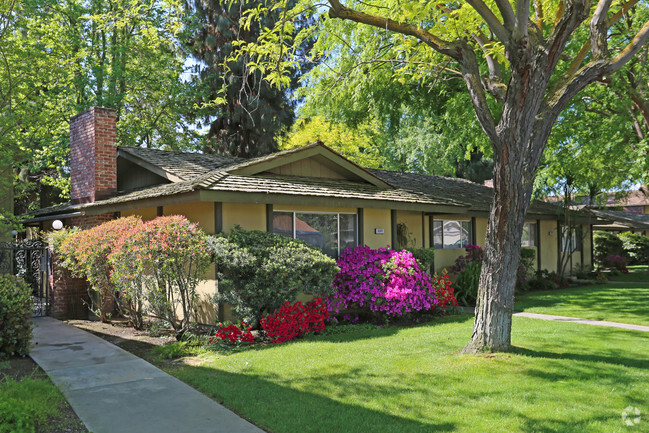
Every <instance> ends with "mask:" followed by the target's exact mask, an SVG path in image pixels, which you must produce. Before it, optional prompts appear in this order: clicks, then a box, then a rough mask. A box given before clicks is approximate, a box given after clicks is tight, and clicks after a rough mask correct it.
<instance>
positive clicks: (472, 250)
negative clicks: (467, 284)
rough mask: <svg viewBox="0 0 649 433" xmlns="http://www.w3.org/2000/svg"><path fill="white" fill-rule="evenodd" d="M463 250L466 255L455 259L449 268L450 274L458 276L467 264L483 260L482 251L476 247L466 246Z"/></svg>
mask: <svg viewBox="0 0 649 433" xmlns="http://www.w3.org/2000/svg"><path fill="white" fill-rule="evenodd" d="M464 250H465V251H466V254H465V255H463V256H459V257H458V258H457V259H455V264H454V265H453V266H452V267H451V273H453V274H459V273H460V272H462V269H464V268H465V267H466V266H467V265H468V264H469V263H472V262H480V263H482V260H483V259H484V251H483V249H482V247H479V246H478V245H467V246H466V247H465V248H464Z"/></svg>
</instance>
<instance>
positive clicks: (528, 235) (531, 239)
mask: <svg viewBox="0 0 649 433" xmlns="http://www.w3.org/2000/svg"><path fill="white" fill-rule="evenodd" d="M521 246H522V247H535V246H536V223H525V224H524V225H523V236H522V237H521Z"/></svg>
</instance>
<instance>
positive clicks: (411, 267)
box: [328, 246, 454, 316]
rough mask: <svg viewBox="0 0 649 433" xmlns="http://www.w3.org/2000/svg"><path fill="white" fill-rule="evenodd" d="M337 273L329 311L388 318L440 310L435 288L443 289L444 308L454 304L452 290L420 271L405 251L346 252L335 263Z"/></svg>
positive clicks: (358, 249)
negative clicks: (363, 311) (356, 311)
mask: <svg viewBox="0 0 649 433" xmlns="http://www.w3.org/2000/svg"><path fill="white" fill-rule="evenodd" d="M338 267H339V268H340V271H339V272H338V274H337V275H336V277H335V279H334V283H333V287H334V289H335V293H334V295H332V296H331V297H330V298H329V299H328V301H329V309H330V311H334V312H336V313H339V312H340V310H341V309H347V308H351V307H355V306H359V307H362V308H367V309H369V310H370V311H372V312H382V313H385V314H386V315H388V316H402V315H404V314H406V313H410V312H414V311H429V310H432V309H434V308H436V307H438V306H439V307H440V308H442V306H441V305H440V299H439V296H438V293H437V290H436V287H443V288H444V290H445V293H444V304H443V306H444V307H445V306H446V303H448V302H453V301H454V298H452V299H447V298H448V294H449V292H450V295H451V297H452V293H453V292H452V290H453V289H452V288H451V287H450V284H448V287H447V285H446V284H444V283H443V282H440V281H439V278H437V277H436V280H435V285H433V282H432V280H431V276H430V275H429V274H427V273H426V272H424V271H422V270H421V268H420V267H419V265H418V264H417V261H416V260H415V258H414V257H413V255H412V254H411V253H409V252H407V251H405V250H403V251H394V250H391V249H385V248H380V249H378V250H373V249H371V248H370V247H368V246H358V247H356V248H355V249H353V250H352V249H349V248H347V249H345V251H344V252H343V254H342V255H341V257H340V259H339V260H338Z"/></svg>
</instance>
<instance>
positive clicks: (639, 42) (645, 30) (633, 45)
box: [606, 21, 649, 74]
mask: <svg viewBox="0 0 649 433" xmlns="http://www.w3.org/2000/svg"><path fill="white" fill-rule="evenodd" d="M647 40H649V21H647V22H646V23H645V24H644V26H643V27H642V29H641V30H640V31H639V32H638V33H637V34H636V35H635V37H634V38H633V40H632V41H631V42H629V44H628V45H627V46H626V47H624V49H623V50H622V51H621V52H620V54H618V55H617V56H615V58H614V59H613V61H612V62H611V66H610V70H609V71H607V72H606V73H607V74H610V73H613V72H616V71H618V70H620V68H622V66H624V65H625V64H626V63H627V62H628V61H629V60H630V59H631V58H632V57H633V56H635V55H636V54H637V53H638V51H640V49H641V48H642V46H643V45H644V44H645V43H646V42H647Z"/></svg>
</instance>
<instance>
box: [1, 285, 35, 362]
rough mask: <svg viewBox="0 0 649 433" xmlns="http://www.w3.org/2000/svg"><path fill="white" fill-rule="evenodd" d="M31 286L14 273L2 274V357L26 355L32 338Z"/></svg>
mask: <svg viewBox="0 0 649 433" xmlns="http://www.w3.org/2000/svg"><path fill="white" fill-rule="evenodd" d="M31 292H32V290H31V288H30V287H29V286H28V285H27V284H26V283H25V282H24V281H23V280H21V279H19V278H16V277H14V276H13V275H8V274H0V359H6V358H10V357H12V356H26V355H27V354H28V353H29V341H30V340H31V338H32V323H31V322H30V321H29V318H30V317H31V316H32V308H33V306H32V301H31Z"/></svg>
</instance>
